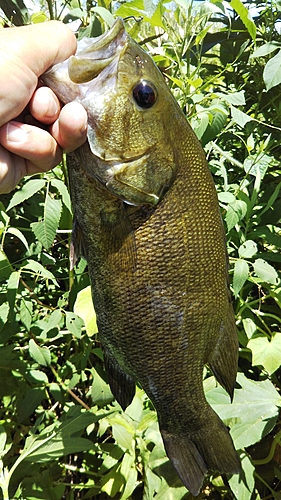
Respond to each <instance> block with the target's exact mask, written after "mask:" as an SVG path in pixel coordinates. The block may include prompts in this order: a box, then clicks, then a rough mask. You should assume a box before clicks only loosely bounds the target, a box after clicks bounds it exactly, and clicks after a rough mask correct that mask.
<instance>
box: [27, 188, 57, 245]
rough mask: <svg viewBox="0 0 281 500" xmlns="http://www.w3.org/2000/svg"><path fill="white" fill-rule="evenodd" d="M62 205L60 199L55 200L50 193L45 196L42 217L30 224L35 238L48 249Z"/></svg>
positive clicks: (54, 233) (53, 236)
mask: <svg viewBox="0 0 281 500" xmlns="http://www.w3.org/2000/svg"><path fill="white" fill-rule="evenodd" d="M61 210H62V205H61V201H60V200H55V199H54V198H52V197H51V196H50V195H47V196H46V199H45V204H44V215H43V219H42V220H41V221H39V222H32V224H30V226H31V228H32V231H33V232H34V234H35V236H36V238H38V240H39V241H40V242H41V243H42V245H43V246H44V248H46V249H48V248H50V246H51V245H52V243H53V241H54V239H55V236H56V231H57V229H58V225H59V220H60V216H61Z"/></svg>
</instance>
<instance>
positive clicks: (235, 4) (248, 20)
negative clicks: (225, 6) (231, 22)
mask: <svg viewBox="0 0 281 500" xmlns="http://www.w3.org/2000/svg"><path fill="white" fill-rule="evenodd" d="M230 6H231V7H232V8H233V9H234V10H235V11H236V12H237V14H238V15H239V16H240V19H241V21H242V23H243V24H244V25H245V26H246V28H247V30H248V32H249V34H250V35H251V37H252V39H253V40H255V39H256V25H255V23H254V21H253V19H252V16H251V14H250V12H249V9H248V8H247V7H245V5H244V4H243V3H242V2H241V0H231V2H230Z"/></svg>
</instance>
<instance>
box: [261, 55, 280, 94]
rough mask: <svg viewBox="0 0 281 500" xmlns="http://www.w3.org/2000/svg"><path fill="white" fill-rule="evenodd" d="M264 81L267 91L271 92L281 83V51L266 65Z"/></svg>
mask: <svg viewBox="0 0 281 500" xmlns="http://www.w3.org/2000/svg"><path fill="white" fill-rule="evenodd" d="M263 79H264V83H265V86H266V90H270V89H272V87H276V85H279V83H281V50H279V52H278V53H277V54H276V56H274V57H272V58H271V59H269V61H268V62H267V63H266V65H265V67H264V71H263Z"/></svg>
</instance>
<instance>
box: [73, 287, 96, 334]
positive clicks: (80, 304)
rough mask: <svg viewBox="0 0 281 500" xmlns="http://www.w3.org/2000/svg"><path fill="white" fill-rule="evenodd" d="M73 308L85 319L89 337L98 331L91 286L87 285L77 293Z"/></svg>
mask: <svg viewBox="0 0 281 500" xmlns="http://www.w3.org/2000/svg"><path fill="white" fill-rule="evenodd" d="M73 310H74V312H75V314H77V315H78V316H80V318H82V319H83V321H84V323H85V327H86V331H87V334H88V335H89V337H91V336H92V335H94V334H95V333H97V332H98V327H97V320H96V313H95V310H94V306H93V300H92V293H91V286H87V287H86V288H84V289H83V290H80V292H78V293H77V297H76V301H75V304H74V307H73Z"/></svg>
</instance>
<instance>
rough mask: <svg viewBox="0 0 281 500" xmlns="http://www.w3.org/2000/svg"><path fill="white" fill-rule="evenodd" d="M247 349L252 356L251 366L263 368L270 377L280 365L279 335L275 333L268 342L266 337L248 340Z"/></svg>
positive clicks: (280, 346) (280, 347)
mask: <svg viewBox="0 0 281 500" xmlns="http://www.w3.org/2000/svg"><path fill="white" fill-rule="evenodd" d="M247 347H248V348H249V349H251V351H252V354H253V361H252V363H253V365H254V366H260V365H261V366H263V367H264V368H265V369H266V371H267V372H268V373H269V374H270V375H271V374H272V373H274V372H275V371H276V370H277V369H278V368H279V366H280V365H281V333H280V332H277V333H275V335H274V336H273V337H272V338H271V340H269V339H268V338H267V337H255V338H252V339H251V340H249V342H248V345H247Z"/></svg>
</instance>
